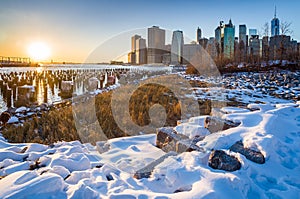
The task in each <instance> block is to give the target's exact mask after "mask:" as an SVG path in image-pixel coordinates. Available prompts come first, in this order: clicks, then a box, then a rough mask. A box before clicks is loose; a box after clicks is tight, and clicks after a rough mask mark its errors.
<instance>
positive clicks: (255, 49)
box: [249, 35, 260, 58]
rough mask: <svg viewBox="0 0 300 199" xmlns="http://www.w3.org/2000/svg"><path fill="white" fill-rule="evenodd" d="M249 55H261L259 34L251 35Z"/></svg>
mask: <svg viewBox="0 0 300 199" xmlns="http://www.w3.org/2000/svg"><path fill="white" fill-rule="evenodd" d="M249 55H250V57H252V56H255V57H256V58H257V57H260V39H259V36H258V35H251V37H250V39H249Z"/></svg>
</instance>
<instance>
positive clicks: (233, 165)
mask: <svg viewBox="0 0 300 199" xmlns="http://www.w3.org/2000/svg"><path fill="white" fill-rule="evenodd" d="M208 166H210V167H211V168H213V169H219V170H224V171H236V170H239V169H240V168H241V163H240V162H239V160H238V159H237V158H236V157H234V156H231V155H228V154H226V153H225V152H224V151H222V150H213V151H212V152H211V154H210V156H209V160H208Z"/></svg>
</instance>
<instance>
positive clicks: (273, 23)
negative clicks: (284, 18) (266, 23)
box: [271, 6, 279, 37]
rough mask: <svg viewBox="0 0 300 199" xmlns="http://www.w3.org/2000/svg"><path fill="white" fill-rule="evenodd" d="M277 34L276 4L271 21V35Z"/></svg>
mask: <svg viewBox="0 0 300 199" xmlns="http://www.w3.org/2000/svg"><path fill="white" fill-rule="evenodd" d="M275 35H279V19H278V18H277V17H276V6H275V14H274V18H273V19H272V21H271V36H272V37H273V36H275Z"/></svg>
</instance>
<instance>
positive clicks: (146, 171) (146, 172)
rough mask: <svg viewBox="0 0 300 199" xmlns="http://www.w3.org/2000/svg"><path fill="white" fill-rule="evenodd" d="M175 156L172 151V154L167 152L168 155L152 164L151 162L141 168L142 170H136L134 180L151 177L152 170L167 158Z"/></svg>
mask: <svg viewBox="0 0 300 199" xmlns="http://www.w3.org/2000/svg"><path fill="white" fill-rule="evenodd" d="M175 155H177V153H175V152H173V151H172V152H169V153H167V154H165V155H163V156H161V157H160V158H158V159H156V160H154V161H153V162H151V163H150V164H148V165H147V166H145V167H144V168H142V169H140V170H138V171H137V172H135V174H134V176H133V177H134V178H136V179H142V178H149V177H150V176H151V174H152V172H153V170H154V168H155V167H156V166H157V165H159V164H160V163H162V162H163V161H164V160H165V159H166V158H168V157H169V156H175Z"/></svg>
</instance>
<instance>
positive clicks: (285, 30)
mask: <svg viewBox="0 0 300 199" xmlns="http://www.w3.org/2000/svg"><path fill="white" fill-rule="evenodd" d="M291 25H292V22H288V21H281V22H280V30H281V34H282V35H287V34H290V35H291V34H293V30H292V29H291Z"/></svg>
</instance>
